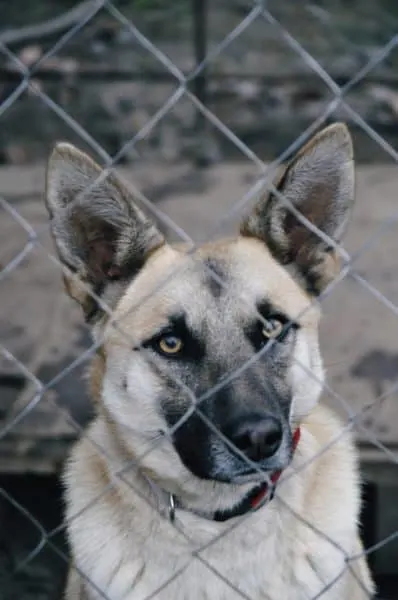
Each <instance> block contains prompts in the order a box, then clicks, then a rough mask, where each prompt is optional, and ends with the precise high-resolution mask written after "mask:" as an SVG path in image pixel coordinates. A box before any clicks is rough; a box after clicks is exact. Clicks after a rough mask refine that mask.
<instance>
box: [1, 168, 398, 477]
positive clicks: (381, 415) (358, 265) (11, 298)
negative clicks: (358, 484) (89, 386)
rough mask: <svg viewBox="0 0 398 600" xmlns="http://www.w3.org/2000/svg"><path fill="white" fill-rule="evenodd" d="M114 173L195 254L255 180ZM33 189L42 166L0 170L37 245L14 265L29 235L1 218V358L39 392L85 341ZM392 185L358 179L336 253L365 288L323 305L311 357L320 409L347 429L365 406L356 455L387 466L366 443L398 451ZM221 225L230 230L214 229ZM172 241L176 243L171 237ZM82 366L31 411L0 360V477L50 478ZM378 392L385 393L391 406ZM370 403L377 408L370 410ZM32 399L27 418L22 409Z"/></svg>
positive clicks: (345, 286) (83, 406) (372, 176)
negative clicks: (321, 371)
mask: <svg viewBox="0 0 398 600" xmlns="http://www.w3.org/2000/svg"><path fill="white" fill-rule="evenodd" d="M121 172H122V175H123V176H124V177H126V178H127V179H129V180H130V181H131V182H132V183H133V184H134V185H136V186H137V187H138V188H139V189H141V190H142V191H144V192H145V193H146V195H147V197H148V198H149V199H151V200H152V201H153V206H154V207H155V209H156V210H157V211H161V212H162V213H164V214H165V215H167V216H168V217H170V218H171V219H172V221H173V222H174V223H175V224H176V225H177V226H178V227H180V228H183V229H184V231H186V232H187V233H188V234H189V235H190V236H191V237H192V238H193V239H194V240H195V241H198V242H199V241H202V240H204V239H206V238H207V237H209V236H210V237H211V236H213V234H214V235H217V236H218V235H221V234H222V233H229V232H232V231H234V230H235V231H236V229H237V223H238V221H239V216H240V215H241V214H242V207H239V202H241V201H242V198H243V197H244V196H245V194H247V193H248V192H249V190H250V187H251V185H252V184H253V182H254V181H255V179H256V177H257V176H258V172H256V171H255V170H254V168H253V166H252V165H249V164H247V165H246V164H244V163H228V164H222V165H218V166H215V167H212V168H210V169H208V170H204V171H199V172H198V171H196V172H195V171H193V170H192V168H191V167H190V166H188V165H181V166H179V167H171V168H170V167H167V166H165V165H157V166H156V165H155V166H154V165H152V166H148V165H147V166H145V167H142V168H140V169H137V172H135V173H132V172H131V171H130V170H129V169H126V168H124V169H122V171H121ZM43 181H44V166H43V165H41V164H40V165H37V166H35V167H30V168H24V169H21V168H20V167H12V168H3V169H1V170H0V192H1V194H2V197H3V198H4V199H6V200H8V201H9V202H10V205H11V207H12V209H13V210H14V211H16V212H17V213H18V214H19V215H20V216H21V218H22V219H25V220H26V223H28V224H29V226H30V227H32V231H31V232H30V233H31V235H33V233H34V231H35V232H36V233H37V238H36V241H34V242H33V244H32V247H31V249H30V250H29V251H27V254H26V255H25V256H24V257H23V258H21V256H20V252H21V251H22V250H23V249H24V248H26V244H29V232H28V231H26V229H25V228H24V226H23V225H22V224H21V222H19V223H18V222H17V221H16V219H15V216H12V215H11V214H10V213H9V212H7V211H6V210H4V209H3V210H2V212H1V218H0V237H1V240H2V242H1V247H0V262H1V264H2V266H3V267H5V270H4V271H3V273H2V277H1V280H0V284H1V286H2V290H1V307H2V310H1V332H2V341H3V344H4V345H5V347H6V348H7V350H8V351H10V352H11V353H12V354H13V355H14V356H15V357H17V359H18V360H19V361H21V363H23V365H25V366H26V367H27V368H28V369H29V371H31V372H33V373H34V374H35V375H36V377H37V378H38V379H39V380H40V381H41V382H43V383H48V382H49V381H51V380H52V379H53V378H54V377H56V376H58V375H59V373H60V372H61V371H62V370H63V369H64V368H65V367H68V366H70V365H71V363H72V362H73V361H74V360H75V359H76V358H77V357H79V356H81V355H82V353H83V352H84V350H85V349H86V348H87V347H88V345H89V337H88V335H87V332H86V330H85V328H84V327H83V326H82V320H81V318H80V312H79V310H78V308H77V307H76V306H75V305H74V304H73V302H72V301H70V300H69V299H68V298H66V297H65V296H64V295H63V293H62V287H61V278H60V271H59V267H58V266H57V265H56V264H55V263H54V261H53V259H52V258H51V257H50V256H49V255H48V251H50V252H51V250H52V245H51V240H50V237H49V234H48V228H47V220H46V214H45V211H44V206H43V202H42V189H43ZM397 184H398V175H397V171H396V169H395V168H394V167H391V166H374V167H359V168H358V170H357V205H356V210H355V213H354V218H353V221H352V225H351V228H350V230H349V234H348V237H347V242H346V248H347V250H348V251H349V252H350V253H351V254H352V255H353V257H354V263H353V267H354V270H355V273H357V274H358V275H359V276H361V277H363V278H364V280H365V281H366V282H367V283H368V284H370V286H372V288H370V287H369V285H367V286H364V285H363V284H361V283H360V282H359V281H358V280H356V279H355V278H354V277H353V276H352V275H351V276H348V277H345V278H344V279H343V280H342V281H340V282H339V283H338V284H337V285H336V286H335V288H334V289H333V290H332V292H331V293H330V295H328V296H327V297H326V298H325V300H324V302H323V307H324V320H323V324H322V330H321V342H322V349H323V353H324V357H325V363H326V366H327V372H328V381H329V384H330V386H331V388H332V389H333V391H334V392H335V393H336V394H337V395H338V396H339V397H340V399H337V398H336V397H331V396H329V398H328V401H329V402H331V403H332V404H333V406H335V407H336V409H338V410H339V411H340V412H341V413H342V414H343V415H345V416H346V417H348V415H349V414H352V413H357V412H358V411H360V410H362V409H364V408H365V407H366V406H368V405H372V404H373V408H372V409H371V410H368V411H367V412H366V415H365V416H364V419H363V420H362V421H361V424H362V426H365V429H364V428H362V429H361V428H358V435H359V438H360V440H361V442H362V447H363V450H362V451H363V455H364V457H366V458H370V459H372V460H373V459H377V460H385V459H387V460H388V457H387V455H386V454H385V452H384V450H383V449H380V448H379V449H377V448H376V447H375V446H374V444H373V441H374V439H375V438H377V440H378V441H379V442H382V443H383V444H386V445H387V446H388V447H389V449H390V450H391V451H394V449H395V448H396V446H397V443H398V402H397V399H398V397H397V394H398V390H397V389H395V390H394V386H395V385H396V381H397V379H398V376H397V374H398V350H397V344H396V340H397V337H398V308H397V307H396V306H398V276H397V274H398V267H397V263H396V256H397V251H398V246H397V243H396V234H397V222H398V202H397V198H396V189H397ZM253 200H254V199H252V201H251V204H253ZM247 208H248V205H247V206H246V210H247ZM227 215H229V217H230V220H229V221H228V222H225V219H226V217H227ZM223 219H224V223H223V224H222V221H223ZM219 225H221V228H220V227H219ZM383 228H384V229H385V231H384V232H383V231H382V230H383ZM166 229H169V230H171V227H170V226H167V227H166ZM216 229H218V231H215V230H216ZM173 237H178V236H176V233H175V232H174V234H173ZM18 261H20V262H18ZM84 364H85V363H82V364H79V365H77V368H76V369H73V370H71V371H70V372H69V373H68V374H67V375H66V376H65V377H63V378H60V379H59V380H58V381H56V382H54V385H53V386H51V389H50V390H49V391H47V392H46V393H45V394H44V395H43V397H42V398H41V399H40V401H35V399H34V392H35V388H34V385H33V386H32V385H29V386H25V387H23V385H24V383H25V382H26V381H25V382H24V381H23V380H19V379H18V378H19V377H20V376H21V375H22V376H23V373H22V370H21V367H20V366H18V365H17V364H16V363H15V362H14V363H13V362H12V361H10V360H6V359H4V358H3V359H2V362H1V363H0V373H1V380H0V385H1V389H2V394H1V399H0V411H1V412H0V419H1V418H2V419H3V424H4V423H6V424H7V423H10V422H12V419H15V418H16V417H17V416H18V414H19V413H20V411H25V412H26V415H25V416H24V417H23V418H20V420H19V421H18V422H17V423H16V424H15V425H14V426H13V427H12V428H11V430H10V431H9V433H8V434H7V435H6V436H2V439H1V440H0V444H1V449H2V457H3V458H2V469H3V470H5V471H12V470H15V469H16V470H24V469H25V468H26V466H27V465H28V467H29V469H32V470H35V471H40V472H48V471H52V470H53V469H54V468H57V466H58V465H59V463H60V461H62V459H63V457H64V454H65V450H66V448H67V446H68V445H69V442H70V440H71V439H72V438H73V437H74V436H75V434H76V427H75V425H74V424H73V423H72V422H71V421H70V418H69V416H68V414H71V415H72V416H73V417H74V419H76V420H77V422H78V423H84V422H85V421H86V419H87V418H88V417H89V415H90V406H89V403H88V400H87V396H86V394H85V391H84V381H83V378H82V372H83V371H84ZM23 377H24V376H23ZM21 388H23V389H22V392H21ZM389 389H393V392H392V393H391V394H388V390H389ZM381 394H385V395H386V396H385V399H384V400H383V401H378V402H375V399H376V398H378V397H379V396H380V395H381ZM32 398H33V402H34V403H35V405H34V408H32V407H31V405H29V406H30V408H29V407H28V408H27V406H28V403H29V402H32ZM56 405H58V407H57V408H56ZM65 408H66V409H67V410H66V411H65ZM18 418H19V417H18ZM0 423H1V421H0ZM16 448H17V450H16Z"/></svg>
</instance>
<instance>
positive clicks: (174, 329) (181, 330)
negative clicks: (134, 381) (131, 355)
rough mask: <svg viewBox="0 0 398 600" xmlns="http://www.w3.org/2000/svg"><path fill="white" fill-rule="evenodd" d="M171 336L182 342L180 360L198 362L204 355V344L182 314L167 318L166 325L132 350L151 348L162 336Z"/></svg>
mask: <svg viewBox="0 0 398 600" xmlns="http://www.w3.org/2000/svg"><path fill="white" fill-rule="evenodd" d="M167 334H173V335H176V336H178V337H179V338H181V340H182V341H183V342H184V348H183V351H182V353H181V360H190V361H199V360H201V359H202V358H203V357H204V355H205V344H204V341H203V340H202V339H200V336H199V335H198V334H197V333H196V332H194V331H193V330H192V329H191V328H190V327H188V325H187V322H186V316H185V314H184V313H183V312H180V313H175V314H172V315H170V316H169V317H168V319H167V323H165V324H164V325H163V326H161V327H159V329H158V330H157V331H155V332H154V333H153V334H152V335H151V336H150V337H148V338H147V339H146V340H143V341H142V342H141V343H140V344H139V346H138V347H136V348H133V350H140V349H141V348H151V347H153V346H154V345H155V344H156V342H157V341H158V340H159V338H161V337H162V336H163V335H167Z"/></svg>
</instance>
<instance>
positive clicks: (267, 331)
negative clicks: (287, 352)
mask: <svg viewBox="0 0 398 600" xmlns="http://www.w3.org/2000/svg"><path fill="white" fill-rule="evenodd" d="M284 328H285V324H284V323H282V321H281V320H280V319H278V318H277V317H270V318H269V319H265V322H264V323H263V324H262V330H261V333H262V335H263V337H264V338H265V339H266V340H271V339H277V338H279V337H280V336H281V335H282V334H283V333H284Z"/></svg>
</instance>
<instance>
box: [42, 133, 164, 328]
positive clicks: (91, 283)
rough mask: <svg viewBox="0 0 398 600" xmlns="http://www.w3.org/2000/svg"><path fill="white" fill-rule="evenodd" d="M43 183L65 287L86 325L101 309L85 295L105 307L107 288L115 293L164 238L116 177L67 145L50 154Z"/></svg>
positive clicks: (59, 145) (108, 297) (61, 145)
mask: <svg viewBox="0 0 398 600" xmlns="http://www.w3.org/2000/svg"><path fill="white" fill-rule="evenodd" d="M46 183H47V185H46V205H47V209H48V211H49V214H50V218H51V231H52V234H53V238H54V241H55V245H56V248H57V251H58V255H59V258H60V260H61V261H62V263H63V264H64V265H65V266H66V267H67V270H68V272H69V273H70V275H66V276H65V278H64V280H65V285H66V288H67V290H68V292H69V294H70V295H71V296H72V297H73V298H74V299H75V300H77V301H78V302H79V303H80V304H81V305H82V307H83V310H84V312H85V315H86V319H87V320H89V321H91V320H92V319H93V318H94V316H97V315H98V314H99V313H100V311H99V307H98V304H97V302H96V301H95V300H94V299H93V296H92V295H91V293H90V292H92V293H94V294H95V295H96V296H97V297H100V298H101V299H103V300H104V302H106V303H108V300H109V299H110V298H111V297H112V296H113V298H112V300H113V301H114V300H115V293H114V292H113V293H112V294H110V293H109V292H108V288H110V287H113V290H115V289H117V290H119V293H120V290H121V289H122V284H125V283H127V282H129V281H130V280H131V279H132V278H133V277H134V275H135V274H136V273H137V272H138V271H139V270H140V269H141V267H142V266H143V265H144V263H145V261H146V259H147V258H148V256H149V254H151V253H152V252H153V251H154V250H155V249H157V248H158V247H160V246H161V245H163V244H164V238H163V236H162V234H161V233H160V232H159V231H158V230H157V229H156V227H155V225H154V224H153V223H152V222H151V221H150V220H148V219H147V218H146V216H145V215H144V214H143V213H142V212H141V210H140V209H139V208H138V207H137V206H136V205H135V203H134V200H133V198H132V194H131V192H130V191H129V190H128V189H127V188H126V186H125V185H124V184H123V183H122V182H121V181H120V180H119V179H118V178H117V176H116V175H115V174H114V173H112V172H110V173H106V174H105V173H104V172H103V169H101V167H99V165H97V164H96V163H95V162H94V161H93V160H91V158H89V157H88V156H87V155H86V154H84V153H83V152H80V151H79V150H77V149H76V148H75V147H74V146H72V145H70V144H66V143H60V144H58V145H57V146H56V147H55V149H54V150H53V152H52V154H51V157H50V159H49V163H48V167H47V182H46ZM82 284H83V285H82ZM115 284H117V285H115ZM116 295H117V294H116ZM110 308H112V306H110Z"/></svg>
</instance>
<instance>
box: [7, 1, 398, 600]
mask: <svg viewBox="0 0 398 600" xmlns="http://www.w3.org/2000/svg"><path fill="white" fill-rule="evenodd" d="M0 14H1V19H0V22H1V25H0V26H1V29H0V215H1V216H0V240H1V243H0V286H1V292H0V294H1V295H0V298H1V302H0V328H1V337H2V340H1V342H2V354H1V357H0V600H14V599H15V600H33V599H35V600H50V599H51V600H53V599H54V600H55V599H58V598H60V593H61V592H60V591H61V589H62V586H63V581H64V576H65V571H66V561H65V557H66V554H67V548H66V544H65V539H64V536H63V528H62V525H61V519H62V499H61V486H60V483H59V473H60V469H61V466H62V464H63V461H64V459H65V456H66V453H67V452H68V449H69V447H70V444H71V443H72V442H73V441H74V440H75V439H76V436H77V435H78V434H79V426H84V425H85V424H86V423H87V422H88V420H89V419H90V418H91V416H92V407H91V405H90V402H89V399H88V396H87V392H86V388H85V381H84V377H83V374H84V370H85V368H86V364H87V360H88V359H89V357H90V352H87V349H89V347H90V339H89V336H88V333H87V330H86V328H85V327H84V326H83V319H82V318H81V315H80V312H79V309H78V308H77V307H76V306H75V305H74V304H73V302H72V301H71V300H69V299H68V298H67V297H66V295H65V294H64V293H63V290H62V286H61V273H60V269H59V266H58V265H57V264H56V262H54V260H52V258H51V253H52V245H51V240H50V236H49V233H48V223H47V215H46V214H45V210H44V204H43V191H44V177H45V160H46V158H47V156H48V154H49V152H50V150H51V147H52V145H53V144H54V143H55V142H56V141H57V140H61V139H63V140H68V141H70V142H72V143H74V144H75V145H77V146H79V147H80V148H82V149H84V150H86V151H87V152H89V153H90V154H91V155H92V156H93V157H95V158H96V160H98V161H100V162H107V161H109V159H110V158H113V159H114V163H115V165H116V166H117V168H118V169H119V170H120V172H121V173H122V175H123V176H124V177H125V178H127V179H128V180H130V181H131V182H132V183H133V184H134V185H135V186H136V187H137V188H139V190H140V191H141V192H143V193H144V194H145V196H146V198H147V199H148V200H149V201H150V202H151V206H150V207H149V212H150V213H152V216H153V217H154V218H155V219H156V220H157V221H158V222H159V223H160V225H161V227H162V228H163V229H164V230H165V231H166V233H168V235H169V236H171V237H172V238H178V237H179V228H182V229H183V230H184V231H186V232H187V233H188V234H189V235H190V236H191V237H192V238H193V239H194V240H195V241H198V242H200V241H203V240H205V239H207V238H210V237H214V236H218V235H221V234H222V233H227V232H230V231H236V230H237V223H238V222H239V220H240V218H241V217H242V215H243V214H244V213H246V212H247V210H249V209H250V207H251V206H252V204H253V202H254V201H255V199H256V197H255V195H253V194H252V193H251V192H250V190H251V188H252V186H253V185H254V184H255V183H256V182H257V181H258V180H259V177H261V176H263V175H264V172H265V170H266V166H267V165H269V164H270V163H271V166H272V165H273V164H274V161H283V160H286V159H287V158H288V157H289V156H290V155H291V154H292V152H293V151H295V150H296V149H297V148H298V147H299V145H300V144H301V142H302V141H305V139H307V137H308V135H310V134H311V133H312V132H315V131H317V130H318V129H319V128H320V127H322V126H324V125H326V124H328V123H331V122H334V121H336V120H343V121H345V122H346V123H348V125H349V127H350V130H351V132H352V135H353V138H354V146H355V156H356V165H357V204H356V209H355V212H354V218H353V221H352V225H351V228H350V231H349V235H348V237H347V242H346V245H345V246H346V248H347V250H348V251H349V253H350V254H351V257H352V269H351V271H350V273H349V274H348V276H346V277H345V278H343V279H342V280H341V281H339V282H338V283H337V284H336V285H335V286H334V288H333V290H332V291H331V293H330V294H329V295H328V296H327V297H326V298H325V300H324V301H323V309H324V321H323V325H322V330H321V343H322V349H323V353H324V356H325V363H326V367H327V373H328V382H329V385H330V388H331V391H329V392H325V400H326V401H327V402H329V403H330V404H331V405H332V406H333V407H334V408H335V409H336V410H338V411H339V412H340V413H341V415H342V416H343V418H344V419H345V420H346V421H348V420H350V419H351V420H352V419H354V420H355V421H354V422H355V431H356V433H357V438H358V442H359V444H360V448H361V459H362V468H363V476H364V483H365V485H364V510H363V537H364V540H365V544H366V546H367V548H368V549H369V561H370V563H371V566H372V569H373V571H374V573H375V574H376V577H377V581H378V584H379V588H380V598H385V599H387V598H398V468H397V461H398V452H397V449H398V342H397V340H398V264H397V256H398V242H397V223H398V192H397V190H398V170H397V166H396V162H397V159H398V71H397V67H398V3H397V2H396V1H394V0H378V1H377V2H375V1H374V0H323V1H322V0H318V1H312V2H311V1H305V0H303V1H301V2H298V1H297V0H278V1H273V0H269V1H268V2H262V3H256V2H254V0H253V1H249V0H207V1H206V0H173V1H170V2H167V1H166V0H119V1H118V0H114V1H113V2H106V1H105V0H89V1H85V2H80V3H78V2H75V1H72V0H35V1H34V2H30V3H28V2H26V0H25V1H24V0H13V2H9V0H0ZM147 208H148V207H147ZM162 214H164V215H167V216H168V217H169V218H170V220H169V221H167V222H164V221H163V219H162Z"/></svg>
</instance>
